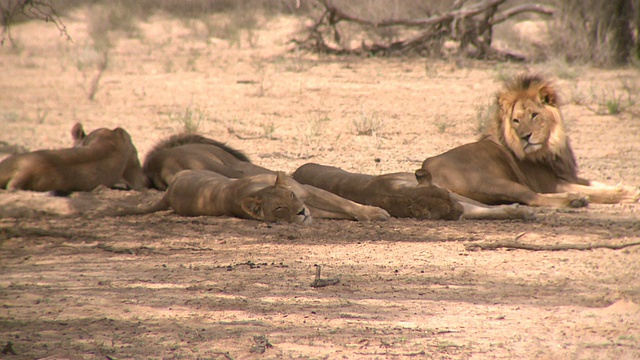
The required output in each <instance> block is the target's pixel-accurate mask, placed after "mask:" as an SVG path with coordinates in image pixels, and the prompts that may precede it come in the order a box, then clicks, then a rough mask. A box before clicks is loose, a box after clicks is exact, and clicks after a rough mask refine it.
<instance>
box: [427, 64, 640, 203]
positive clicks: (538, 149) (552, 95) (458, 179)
mask: <svg viewBox="0 0 640 360" xmlns="http://www.w3.org/2000/svg"><path fill="white" fill-rule="evenodd" d="M496 101H497V107H496V108H497V109H496V113H495V115H494V119H493V122H492V124H491V125H490V127H489V128H488V131H487V132H486V133H485V134H484V135H483V137H482V138H481V139H480V140H479V141H477V142H474V143H471V144H466V145H462V146H460V147H457V148H455V149H452V150H449V151H448V152H445V153H443V154H441V155H438V156H434V157H430V158H428V159H426V160H425V161H424V162H423V164H422V168H423V169H425V170H427V171H429V172H430V173H431V174H432V175H433V182H434V183H435V184H437V185H439V186H442V187H444V188H446V189H448V190H450V191H452V192H454V193H456V194H459V195H462V196H465V197H468V198H471V199H474V200H477V201H479V202H482V203H484V204H490V205H494V204H505V203H520V204H525V205H530V206H550V207H582V206H586V205H587V204H588V203H589V202H593V203H620V202H635V201H637V200H638V198H639V195H640V194H639V193H638V192H637V190H634V189H632V188H630V187H623V186H608V185H604V184H601V183H597V182H593V181H589V180H585V179H582V178H580V177H578V174H577V173H578V171H577V169H578V166H577V164H576V160H575V156H574V154H573V150H572V149H571V146H570V144H569V138H568V136H567V134H566V133H565V130H564V125H563V120H562V116H561V115H560V110H559V108H558V96H557V93H556V90H555V89H554V87H553V84H552V83H551V81H549V80H548V79H545V78H543V77H542V76H540V75H531V74H525V75H521V76H519V77H517V78H516V79H515V80H513V81H511V82H508V83H506V84H505V87H504V89H503V90H502V91H500V92H499V93H498V95H497V99H496Z"/></svg>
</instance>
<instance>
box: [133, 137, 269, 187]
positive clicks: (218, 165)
mask: <svg viewBox="0 0 640 360" xmlns="http://www.w3.org/2000/svg"><path fill="white" fill-rule="evenodd" d="M143 169H144V173H145V175H146V176H147V178H148V179H149V185H150V186H151V187H153V188H156V189H158V190H166V189H167V186H168V184H169V183H170V182H171V180H172V178H173V176H174V175H175V174H177V173H178V172H179V171H181V170H187V169H191V170H210V171H214V172H216V173H218V174H221V175H224V176H226V177H229V178H240V177H244V176H251V175H257V174H275V172H273V171H271V170H268V169H265V168H263V167H260V166H258V165H254V164H252V163H251V162H249V159H248V158H247V156H246V155H244V154H243V153H242V152H240V151H238V150H235V149H233V148H231V147H229V146H226V145H225V144H222V143H220V142H218V141H216V140H212V139H208V138H205V137H203V136H200V135H194V134H179V135H174V136H171V137H170V138H168V139H166V140H163V141H161V142H160V143H158V144H157V145H156V146H155V147H154V148H153V149H152V150H151V151H150V152H149V153H148V154H147V156H146V158H145V161H144V165H143Z"/></svg>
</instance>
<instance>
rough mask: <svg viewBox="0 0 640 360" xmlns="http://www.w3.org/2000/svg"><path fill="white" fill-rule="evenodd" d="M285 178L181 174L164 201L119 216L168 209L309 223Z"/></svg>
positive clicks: (197, 172)
mask: <svg viewBox="0 0 640 360" xmlns="http://www.w3.org/2000/svg"><path fill="white" fill-rule="evenodd" d="M274 178H275V179H274ZM286 178H287V177H286V175H284V173H279V174H278V175H273V176H270V177H269V179H259V178H256V177H245V178H242V179H237V180H234V179H229V178H227V177H224V176H222V175H220V174H216V173H214V172H211V171H207V170H183V171H180V172H179V173H178V174H176V175H175V176H174V178H173V181H172V182H171V184H170V185H169V188H168V189H167V192H166V193H165V195H164V197H163V198H162V199H161V200H160V201H158V202H157V203H156V204H154V205H152V206H151V207H149V208H146V209H141V210H134V211H128V212H127V211H125V212H121V213H120V214H119V215H127V214H148V213H152V212H156V211H162V210H168V209H169V208H171V209H173V210H174V211H175V212H176V213H177V214H180V215H185V216H201V215H208V216H234V217H239V218H243V219H255V220H261V221H267V222H292V223H309V222H311V216H310V214H309V209H307V207H306V206H305V204H304V203H303V202H302V201H300V200H299V199H298V197H297V196H296V194H295V193H294V192H293V191H292V190H291V187H290V186H289V184H288V181H287V179H286ZM265 180H269V181H268V182H267V181H265Z"/></svg>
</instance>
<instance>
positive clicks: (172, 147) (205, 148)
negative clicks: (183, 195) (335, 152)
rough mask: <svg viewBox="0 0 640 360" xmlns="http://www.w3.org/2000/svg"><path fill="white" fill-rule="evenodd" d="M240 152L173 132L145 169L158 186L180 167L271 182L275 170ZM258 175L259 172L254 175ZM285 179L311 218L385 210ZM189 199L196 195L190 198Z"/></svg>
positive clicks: (378, 214)
mask: <svg viewBox="0 0 640 360" xmlns="http://www.w3.org/2000/svg"><path fill="white" fill-rule="evenodd" d="M237 154H241V152H239V151H237V150H235V149H231V148H229V147H227V146H221V145H220V143H218V142H217V141H215V140H211V139H207V138H204V137H202V136H199V135H177V136H174V137H171V138H169V139H168V140H166V141H163V142H161V143H160V144H159V145H158V146H156V148H155V149H154V150H152V151H151V152H150V153H149V155H148V156H147V159H146V160H145V166H144V167H145V171H146V174H147V176H148V177H149V179H150V180H151V183H152V184H154V185H153V186H154V187H156V188H158V189H162V188H163V184H170V183H171V181H172V180H173V178H174V177H175V176H176V174H177V173H178V172H180V171H182V170H208V171H212V172H215V173H217V174H220V175H222V176H224V177H228V178H243V177H247V176H250V177H251V178H252V179H254V180H253V181H262V182H264V183H266V184H270V183H273V179H275V176H276V172H275V171H272V170H269V169H266V168H263V167H261V166H258V165H254V164H252V163H250V162H247V161H245V160H242V159H241V156H238V155H237ZM258 175H260V176H258ZM287 182H288V184H289V186H290V187H291V188H292V190H293V191H294V192H295V193H296V195H297V196H298V198H300V199H301V200H302V201H303V202H304V203H305V205H306V206H307V207H308V208H309V210H310V211H311V216H313V217H314V218H326V219H349V220H361V221H372V220H386V219H388V218H389V214H388V213H387V212H386V211H385V210H383V209H380V208H378V207H374V206H365V205H361V204H357V203H354V202H353V201H349V200H346V199H343V198H341V197H339V196H337V195H334V194H332V193H330V192H328V191H324V190H321V189H318V188H315V187H313V186H307V185H301V184H298V183H297V182H296V181H294V180H293V179H291V178H289V177H288V178H287ZM191 200H192V201H196V199H194V198H191Z"/></svg>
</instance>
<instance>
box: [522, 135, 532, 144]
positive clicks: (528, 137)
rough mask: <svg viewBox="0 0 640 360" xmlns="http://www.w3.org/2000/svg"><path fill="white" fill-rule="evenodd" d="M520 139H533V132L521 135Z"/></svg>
mask: <svg viewBox="0 0 640 360" xmlns="http://www.w3.org/2000/svg"><path fill="white" fill-rule="evenodd" d="M520 139H522V140H524V141H526V142H529V139H531V133H528V134H526V135H523V136H520Z"/></svg>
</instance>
